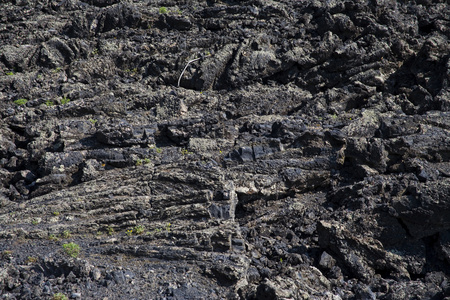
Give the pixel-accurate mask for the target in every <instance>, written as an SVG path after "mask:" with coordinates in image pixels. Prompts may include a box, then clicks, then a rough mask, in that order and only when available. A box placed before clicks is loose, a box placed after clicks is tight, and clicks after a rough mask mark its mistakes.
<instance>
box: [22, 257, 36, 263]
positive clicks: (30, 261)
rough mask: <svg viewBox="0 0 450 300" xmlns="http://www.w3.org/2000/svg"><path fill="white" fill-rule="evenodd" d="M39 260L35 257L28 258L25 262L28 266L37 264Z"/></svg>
mask: <svg viewBox="0 0 450 300" xmlns="http://www.w3.org/2000/svg"><path fill="white" fill-rule="evenodd" d="M37 260H38V259H37V258H36V257H34V256H28V258H27V260H26V261H25V263H26V264H35V263H36V262H37Z"/></svg>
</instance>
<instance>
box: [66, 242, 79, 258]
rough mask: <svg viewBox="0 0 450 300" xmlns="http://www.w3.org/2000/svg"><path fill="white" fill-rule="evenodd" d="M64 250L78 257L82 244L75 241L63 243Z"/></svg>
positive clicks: (71, 255)
mask: <svg viewBox="0 0 450 300" xmlns="http://www.w3.org/2000/svg"><path fill="white" fill-rule="evenodd" d="M63 248H64V252H66V254H67V255H69V256H70V257H73V258H76V257H77V256H78V255H79V254H80V246H78V244H75V243H73V242H71V243H68V244H64V245H63Z"/></svg>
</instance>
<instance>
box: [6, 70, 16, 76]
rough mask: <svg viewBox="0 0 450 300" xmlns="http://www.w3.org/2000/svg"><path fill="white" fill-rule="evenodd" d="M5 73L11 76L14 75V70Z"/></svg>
mask: <svg viewBox="0 0 450 300" xmlns="http://www.w3.org/2000/svg"><path fill="white" fill-rule="evenodd" d="M5 74H6V75H8V76H11V75H14V72H12V71H10V72H6V73H5Z"/></svg>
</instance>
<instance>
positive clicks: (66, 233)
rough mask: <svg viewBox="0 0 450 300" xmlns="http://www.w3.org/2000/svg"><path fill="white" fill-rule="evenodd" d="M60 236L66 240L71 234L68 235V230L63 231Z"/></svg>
mask: <svg viewBox="0 0 450 300" xmlns="http://www.w3.org/2000/svg"><path fill="white" fill-rule="evenodd" d="M61 236H62V237H63V238H65V239H68V238H70V237H71V236H72V234H71V233H70V231H69V230H64V231H63V233H62V234H61Z"/></svg>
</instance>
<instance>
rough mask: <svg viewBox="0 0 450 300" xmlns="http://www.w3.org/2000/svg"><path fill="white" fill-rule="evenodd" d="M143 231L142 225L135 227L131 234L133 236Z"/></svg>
mask: <svg viewBox="0 0 450 300" xmlns="http://www.w3.org/2000/svg"><path fill="white" fill-rule="evenodd" d="M144 230H145V228H144V226H142V225H137V226H136V227H134V228H133V232H134V233H135V234H142V233H144Z"/></svg>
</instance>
